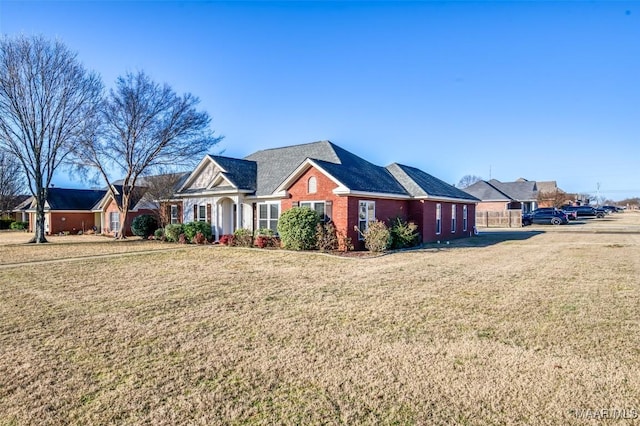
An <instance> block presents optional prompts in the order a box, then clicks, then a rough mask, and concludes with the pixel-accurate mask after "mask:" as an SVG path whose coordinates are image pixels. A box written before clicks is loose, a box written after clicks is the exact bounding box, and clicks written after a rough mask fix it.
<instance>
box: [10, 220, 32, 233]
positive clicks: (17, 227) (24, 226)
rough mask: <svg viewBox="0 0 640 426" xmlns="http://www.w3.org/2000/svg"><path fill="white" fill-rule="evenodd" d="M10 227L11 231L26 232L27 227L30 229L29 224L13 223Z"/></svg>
mask: <svg viewBox="0 0 640 426" xmlns="http://www.w3.org/2000/svg"><path fill="white" fill-rule="evenodd" d="M9 226H10V228H11V229H15V230H18V231H24V230H25V229H27V227H29V222H11V225H9Z"/></svg>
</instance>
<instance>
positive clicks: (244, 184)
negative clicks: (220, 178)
mask: <svg viewBox="0 0 640 426" xmlns="http://www.w3.org/2000/svg"><path fill="white" fill-rule="evenodd" d="M209 157H211V158H212V159H213V161H215V162H216V163H218V164H219V165H220V167H222V168H223V169H225V170H226V172H225V173H223V175H224V176H225V177H226V178H227V179H229V181H230V182H231V183H232V184H233V185H235V186H236V187H237V188H238V189H246V190H249V191H255V190H256V171H257V168H258V165H257V163H256V162H255V161H248V160H242V159H239V158H230V157H222V156H217V155H209Z"/></svg>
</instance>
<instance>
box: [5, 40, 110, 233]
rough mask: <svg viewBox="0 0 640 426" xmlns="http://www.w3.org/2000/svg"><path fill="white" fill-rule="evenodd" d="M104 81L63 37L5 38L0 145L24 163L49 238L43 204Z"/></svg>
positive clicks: (84, 128)
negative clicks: (84, 63) (71, 49)
mask: <svg viewBox="0 0 640 426" xmlns="http://www.w3.org/2000/svg"><path fill="white" fill-rule="evenodd" d="M101 94H102V82H101V81H100V78H99V77H98V75H97V74H95V73H89V72H87V71H86V70H85V69H84V68H83V67H82V66H81V64H80V63H79V62H78V60H77V57H76V54H75V53H73V52H71V51H70V50H69V49H68V48H67V47H66V46H65V45H64V44H63V43H61V42H59V41H55V42H52V41H49V40H46V39H45V38H43V37H40V36H34V37H26V36H20V37H17V38H15V39H11V38H8V37H4V38H2V39H1V40H0V149H2V150H4V151H5V152H8V153H10V154H11V155H14V156H15V157H16V158H17V159H18V161H19V162H20V163H21V165H22V168H23V170H24V172H25V176H26V180H27V184H28V186H29V190H30V191H31V194H32V195H33V196H34V197H35V200H36V228H35V230H36V234H35V236H34V238H33V239H32V240H31V242H36V243H45V242H47V240H46V238H45V231H44V221H45V216H44V207H45V201H46V199H47V188H48V187H49V185H50V184H51V179H52V177H53V174H54V172H55V170H56V169H57V168H58V166H60V164H62V162H63V161H65V159H66V158H67V156H68V155H69V153H70V151H71V149H72V147H73V146H74V145H77V144H78V143H79V142H80V141H81V140H83V139H84V138H85V137H86V135H87V131H88V130H89V129H90V126H89V124H90V123H91V122H92V120H91V117H92V115H93V114H95V112H96V106H97V104H98V101H99V98H100V96H101Z"/></svg>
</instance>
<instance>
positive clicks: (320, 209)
mask: <svg viewBox="0 0 640 426" xmlns="http://www.w3.org/2000/svg"><path fill="white" fill-rule="evenodd" d="M327 204H328V203H326V202H324V201H301V202H300V207H308V208H310V209H311V210H315V211H316V213H318V215H319V216H320V218H321V220H322V221H323V222H328V221H329V220H330V219H331V218H330V217H329V212H328V211H327V210H328V208H327V207H328V206H327Z"/></svg>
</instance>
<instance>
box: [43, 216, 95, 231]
mask: <svg viewBox="0 0 640 426" xmlns="http://www.w3.org/2000/svg"><path fill="white" fill-rule="evenodd" d="M49 218H50V222H49V233H50V234H57V233H60V232H70V233H71V234H77V233H78V232H79V231H83V230H84V231H86V230H87V229H91V228H92V227H93V225H94V220H95V216H94V214H93V213H91V212H87V213H84V212H82V213H80V212H78V213H66V212H55V211H54V212H50V215H49ZM63 218H64V220H62V219H63Z"/></svg>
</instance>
